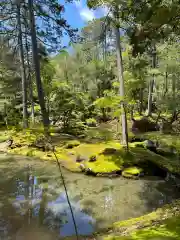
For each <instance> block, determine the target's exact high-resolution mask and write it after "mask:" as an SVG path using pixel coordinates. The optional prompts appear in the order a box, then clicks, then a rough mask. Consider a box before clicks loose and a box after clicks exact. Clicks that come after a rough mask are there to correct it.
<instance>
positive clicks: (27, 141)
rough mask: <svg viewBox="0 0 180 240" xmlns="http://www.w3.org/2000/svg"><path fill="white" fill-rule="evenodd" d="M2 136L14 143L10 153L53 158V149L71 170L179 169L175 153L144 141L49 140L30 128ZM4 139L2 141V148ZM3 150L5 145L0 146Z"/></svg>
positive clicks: (127, 173) (135, 173) (133, 173)
mask: <svg viewBox="0 0 180 240" xmlns="http://www.w3.org/2000/svg"><path fill="white" fill-rule="evenodd" d="M1 136H3V137H1V138H4V140H7V139H12V141H13V143H12V145H11V146H10V147H7V148H6V150H5V151H7V152H9V153H11V154H20V155H25V156H31V157H37V158H40V159H42V160H48V161H54V160H55V156H54V153H53V151H52V150H53V148H51V146H52V145H53V146H54V147H55V153H56V156H57V157H58V159H59V161H60V162H61V164H62V165H63V166H64V167H65V168H67V169H68V170H70V171H75V172H84V173H86V174H94V175H96V176H102V175H104V176H105V175H108V176H118V175H122V176H123V177H128V178H131V177H132V178H139V177H141V176H144V175H158V174H160V175H163V177H165V176H166V172H171V173H174V174H179V173H180V166H179V157H178V155H168V156H161V155H159V154H156V153H154V152H152V151H150V150H148V149H147V148H146V147H145V144H144V142H134V143H129V151H127V150H126V148H125V147H124V146H122V145H121V144H120V143H119V142H118V141H104V142H101V143H87V142H85V141H84V140H77V139H73V138H72V139H71V138H70V136H64V135H59V134H58V135H55V134H53V135H52V136H51V143H50V144H48V141H47V139H46V138H44V136H43V134H41V133H37V132H36V133H34V131H32V130H28V131H27V130H26V131H21V132H15V131H4V132H1ZM3 144H4V142H3V141H2V143H1V148H2V146H3ZM3 151H4V149H3ZM153 168H154V169H153Z"/></svg>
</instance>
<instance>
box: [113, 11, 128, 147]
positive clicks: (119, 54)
mask: <svg viewBox="0 0 180 240" xmlns="http://www.w3.org/2000/svg"><path fill="white" fill-rule="evenodd" d="M118 10H119V9H116V11H115V13H114V16H115V19H116V21H117V22H116V25H115V35H116V54H117V68H118V78H119V83H120V86H119V94H120V97H122V101H121V110H122V113H121V123H122V144H126V146H127V149H128V130H127V118H126V109H125V104H124V96H125V91H124V77H123V62H122V52H121V42H120V31H119V19H118V14H119V11H118Z"/></svg>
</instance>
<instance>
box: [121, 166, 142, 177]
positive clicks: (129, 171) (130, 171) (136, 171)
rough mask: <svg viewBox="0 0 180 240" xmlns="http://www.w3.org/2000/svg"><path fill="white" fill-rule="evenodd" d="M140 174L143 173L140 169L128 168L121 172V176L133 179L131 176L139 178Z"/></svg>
mask: <svg viewBox="0 0 180 240" xmlns="http://www.w3.org/2000/svg"><path fill="white" fill-rule="evenodd" d="M142 172H143V170H142V169H141V168H137V167H130V168H126V169H124V170H123V171H122V176H123V177H128V178H129V177H133V176H139V175H140V174H141V173H142Z"/></svg>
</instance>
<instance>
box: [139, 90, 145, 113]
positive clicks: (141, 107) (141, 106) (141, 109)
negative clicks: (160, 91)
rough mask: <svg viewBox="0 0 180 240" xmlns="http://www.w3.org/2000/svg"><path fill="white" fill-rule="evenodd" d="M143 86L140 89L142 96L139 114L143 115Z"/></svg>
mask: <svg viewBox="0 0 180 240" xmlns="http://www.w3.org/2000/svg"><path fill="white" fill-rule="evenodd" d="M143 93H144V92H143V88H141V89H140V97H139V100H140V106H139V114H140V115H142V111H143V96H144V94H143Z"/></svg>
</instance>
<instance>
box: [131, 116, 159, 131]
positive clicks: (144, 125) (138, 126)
mask: <svg viewBox="0 0 180 240" xmlns="http://www.w3.org/2000/svg"><path fill="white" fill-rule="evenodd" d="M158 129H159V127H158V125H157V124H156V123H154V122H151V121H150V120H149V119H148V118H147V117H143V118H141V119H139V120H135V119H134V118H133V119H132V129H131V130H132V132H133V133H134V134H137V133H143V132H151V131H158Z"/></svg>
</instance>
